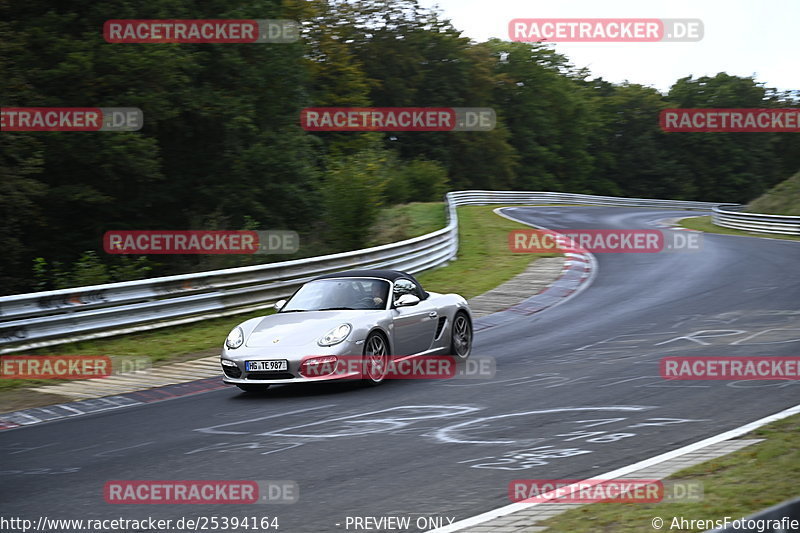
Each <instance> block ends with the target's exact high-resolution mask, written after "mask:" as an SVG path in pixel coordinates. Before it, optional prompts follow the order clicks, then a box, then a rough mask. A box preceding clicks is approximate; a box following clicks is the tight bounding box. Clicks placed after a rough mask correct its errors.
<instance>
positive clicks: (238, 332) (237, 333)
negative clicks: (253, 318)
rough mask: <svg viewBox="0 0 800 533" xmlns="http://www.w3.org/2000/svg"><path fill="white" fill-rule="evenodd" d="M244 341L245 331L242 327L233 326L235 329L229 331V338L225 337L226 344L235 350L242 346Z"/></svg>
mask: <svg viewBox="0 0 800 533" xmlns="http://www.w3.org/2000/svg"><path fill="white" fill-rule="evenodd" d="M242 343H244V332H243V331H242V328H240V327H239V326H236V327H235V328H233V330H231V332H230V333H228V338H227V339H225V346H227V347H228V348H230V349H231V350H235V349H236V348H238V347H239V346H241V345H242Z"/></svg>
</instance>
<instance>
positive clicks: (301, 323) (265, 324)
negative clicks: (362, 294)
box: [245, 310, 383, 347]
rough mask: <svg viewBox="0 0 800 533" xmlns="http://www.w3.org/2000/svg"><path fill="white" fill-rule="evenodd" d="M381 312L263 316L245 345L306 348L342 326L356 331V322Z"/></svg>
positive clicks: (319, 312)
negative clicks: (346, 325)
mask: <svg viewBox="0 0 800 533" xmlns="http://www.w3.org/2000/svg"><path fill="white" fill-rule="evenodd" d="M382 312H383V311H380V310H376V311H370V310H355V311H346V310H343V311H303V312H300V313H275V314H274V315H270V316H267V317H264V318H263V319H262V320H261V322H259V323H258V324H257V325H256V327H255V328H253V331H252V332H250V335H249V336H248V337H247V342H246V343H245V345H246V346H248V347H258V346H276V345H278V346H303V345H307V344H309V343H310V342H316V341H317V339H319V338H320V337H322V336H323V335H325V334H326V333H328V332H329V331H330V330H332V329H333V328H335V327H337V326H339V325H341V324H344V323H349V324H351V325H352V326H353V327H354V329H355V326H356V325H355V324H354V323H353V321H354V320H360V319H362V317H365V316H367V315H370V314H373V313H382ZM351 335H352V334H351Z"/></svg>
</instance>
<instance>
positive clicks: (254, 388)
mask: <svg viewBox="0 0 800 533" xmlns="http://www.w3.org/2000/svg"><path fill="white" fill-rule="evenodd" d="M236 386H237V387H239V388H240V389H242V390H243V391H245V392H250V393H258V392H264V391H265V390H267V389H268V388H269V384H265V385H251V384H249V383H237V384H236Z"/></svg>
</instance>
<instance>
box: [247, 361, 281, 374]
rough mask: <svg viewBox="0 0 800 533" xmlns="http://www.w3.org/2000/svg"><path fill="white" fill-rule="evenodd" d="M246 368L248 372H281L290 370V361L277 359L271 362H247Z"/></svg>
mask: <svg viewBox="0 0 800 533" xmlns="http://www.w3.org/2000/svg"><path fill="white" fill-rule="evenodd" d="M244 368H245V370H247V371H248V372H281V371H286V370H289V361H287V360H286V359H277V360H271V361H245V362H244Z"/></svg>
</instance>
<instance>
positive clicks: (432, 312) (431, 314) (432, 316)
mask: <svg viewBox="0 0 800 533" xmlns="http://www.w3.org/2000/svg"><path fill="white" fill-rule="evenodd" d="M436 315H437V313H436V311H431V312H430V313H428V316H429V317H431V318H436Z"/></svg>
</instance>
